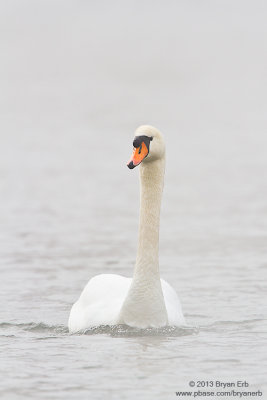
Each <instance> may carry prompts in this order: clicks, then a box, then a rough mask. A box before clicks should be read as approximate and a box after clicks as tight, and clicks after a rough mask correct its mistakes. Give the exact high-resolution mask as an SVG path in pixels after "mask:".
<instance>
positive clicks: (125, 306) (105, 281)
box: [69, 125, 185, 332]
mask: <svg viewBox="0 0 267 400" xmlns="http://www.w3.org/2000/svg"><path fill="white" fill-rule="evenodd" d="M136 137H137V138H139V139H140V141H141V139H142V138H144V137H145V142H143V144H142V145H143V147H142V146H141V150H142V152H144V149H145V150H146V146H148V150H149V153H148V155H147V156H144V157H145V158H144V159H142V163H141V165H140V183H141V195H140V200H141V201H140V222H139V237H138V251H137V258H136V264H135V268H134V275H133V278H126V277H123V276H120V275H115V274H101V275H97V276H95V277H93V278H92V279H90V281H89V282H88V283H87V285H86V286H85V288H84V290H83V291H82V294H81V296H80V298H79V299H78V301H77V302H76V303H75V304H74V305H73V307H72V309H71V312H70V317H69V330H70V332H78V331H84V330H86V329H87V328H91V327H96V326H99V325H117V324H127V325H129V326H133V327H137V328H149V327H154V328H159V327H163V326H166V325H170V326H181V325H185V320H184V316H183V313H182V309H181V305H180V302H179V299H178V296H177V294H176V292H175V290H174V289H173V288H172V287H171V286H170V285H169V284H168V283H167V282H166V281H164V280H163V279H160V274H159V263H158V242H159V219H160V205H161V197H162V190H163V181H164V169H165V145H164V140H163V137H162V135H161V133H160V132H159V131H158V130H157V129H155V128H153V127H151V126H147V125H144V126H141V127H140V128H138V129H137V131H136ZM146 138H150V140H151V144H150V146H149V144H147V145H146V146H145V143H147V141H146ZM142 140H143V139H142ZM148 142H149V140H148ZM149 147H150V148H149ZM135 154H137V156H136V157H139V155H140V154H141V156H142V153H141V151H140V147H139V148H137V149H136V150H135ZM144 154H145V153H144ZM132 160H135V159H134V155H133V158H132ZM138 163H139V161H138ZM134 165H135V164H134Z"/></svg>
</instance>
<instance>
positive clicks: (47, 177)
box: [0, 0, 267, 399]
mask: <svg viewBox="0 0 267 400" xmlns="http://www.w3.org/2000/svg"><path fill="white" fill-rule="evenodd" d="M266 16H267V6H266V2H264V1H257V0H256V1H241V0H240V1H239V0H238V1H235V0H234V1H228V0H225V1H212V2H211V1H207V0H204V1H201V2H200V1H199V2H197V1H185V0H181V1H167V2H161V1H157V2H152V1H145V2H142V3H141V2H140V3H139V4H137V2H134V1H126V2H122V1H121V2H118V1H115V2H112V3H111V2H110V3H109V2H104V1H102V2H98V4H96V2H90V1H88V2H86V1H82V0H77V1H59V0H54V1H51V0H46V1H44V0H39V1H33V0H25V1H21V0H20V1H13V0H9V1H8V2H7V1H4V0H2V1H0V26H1V35H0V48H1V52H0V57H1V60H0V85H1V91H0V139H1V146H0V199H1V200H0V224H1V225H0V226H1V228H0V235H1V237H0V245H1V280H0V284H1V287H0V301H1V310H0V329H1V331H0V332H1V336H0V338H1V342H0V346H1V359H0V368H1V372H0V397H1V399H21V398H27V399H29V398H32V399H66V398H67V399H89V398H90V399H103V398H109V399H118V398H121V399H135V398H137V396H139V397H140V398H142V399H174V398H176V396H175V392H176V391H181V390H191V389H190V387H189V385H188V382H189V381H192V380H193V381H198V380H208V381H216V380H219V381H223V382H236V381H237V380H246V381H247V382H248V383H249V385H250V386H249V389H250V390H253V391H257V390H262V391H263V393H264V394H263V396H262V397H261V398H262V399H266V398H267V381H266V369H267V361H266V338H267V334H266V327H267V324H266V320H267V319H266V277H267V272H266V268H267V205H266V199H267V157H266V152H267V129H266V128H267V113H266V108H267V104H266V98H267V97H266V93H267V80H266V62H267V56H266V38H267V36H266V34H267V28H266ZM143 123H150V124H152V125H155V126H156V127H158V128H159V129H160V130H161V131H162V132H163V133H164V135H165V138H166V145H167V168H166V179H165V188H164V198H163V204H162V215H161V241H160V266H161V275H162V277H163V278H164V279H166V280H167V281H169V282H170V283H171V284H172V286H173V287H174V288H175V290H176V291H177V292H178V293H179V297H180V299H181V302H182V306H183V310H184V314H185V316H186V320H187V323H188V327H187V328H183V329H182V328H181V329H178V328H172V327H170V328H165V329H162V330H156V331H154V330H146V331H138V330H136V329H130V328H127V327H125V326H119V327H113V328H109V327H99V328H97V329H95V330H92V331H88V332H87V334H84V335H70V334H69V333H68V330H67V320H68V315H69V311H70V308H71V305H72V304H73V302H74V301H76V299H77V298H78V296H79V294H80V292H81V290H82V289H83V287H84V285H85V284H86V282H87V281H88V280H89V279H90V278H91V277H92V276H94V275H95V274H98V273H117V274H122V275H125V276H131V274H132V271H133V265H134V261H135V253H136V242H137V229H138V212H139V210H138V208H139V204H138V202H139V187H138V184H139V182H138V168H136V169H135V170H133V171H130V170H128V169H127V168H126V162H127V160H128V158H129V156H130V154H131V151H132V137H133V133H134V130H135V129H136V127H137V126H138V125H140V124H143ZM235 389H236V388H235ZM194 390H196V388H195V389H194ZM202 390H203V388H202ZM205 390H208V389H207V388H205ZM241 390H248V389H247V388H241ZM177 398H179V397H177ZM180 398H181V397H180ZM184 398H192V397H184ZM227 398H231V397H229V396H227ZM247 398H248V397H247Z"/></svg>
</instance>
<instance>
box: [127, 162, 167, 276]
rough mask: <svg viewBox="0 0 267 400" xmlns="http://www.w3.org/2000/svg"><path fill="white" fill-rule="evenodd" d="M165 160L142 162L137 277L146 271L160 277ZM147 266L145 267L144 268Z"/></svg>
mask: <svg viewBox="0 0 267 400" xmlns="http://www.w3.org/2000/svg"><path fill="white" fill-rule="evenodd" d="M164 161H165V160H157V161H154V162H150V163H146V164H141V168H140V217H139V233H138V248H137V259H136V266H135V271H134V277H135V276H136V275H137V274H141V273H142V272H143V271H145V272H146V274H149V275H150V279H151V278H158V279H159V261H158V258H159V224H160V207H161V198H162V191H163V184H164V169H165V162H164ZM144 267H145V269H144Z"/></svg>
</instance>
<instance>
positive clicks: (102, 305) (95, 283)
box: [68, 274, 132, 333]
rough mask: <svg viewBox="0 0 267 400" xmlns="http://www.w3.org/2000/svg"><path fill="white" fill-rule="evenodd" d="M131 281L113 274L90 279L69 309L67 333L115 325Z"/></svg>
mask: <svg viewBox="0 0 267 400" xmlns="http://www.w3.org/2000/svg"><path fill="white" fill-rule="evenodd" d="M131 280H132V279H131V278H125V277H123V276H120V275H115V274H101V275H97V276H95V277H93V278H92V279H90V281H89V282H88V283H87V285H86V286H85V288H84V289H83V291H82V293H81V296H80V297H79V299H78V300H77V301H76V303H74V305H73V307H72V309H71V312H70V317H69V323H68V325H69V331H70V332H72V333H74V332H78V331H84V330H85V329H88V328H91V327H95V326H99V325H115V324H116V323H117V319H118V316H119V312H120V309H121V307H122V304H123V301H124V299H125V297H126V295H127V292H128V290H129V287H130V284H131Z"/></svg>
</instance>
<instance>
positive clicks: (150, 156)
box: [127, 125, 165, 169]
mask: <svg viewBox="0 0 267 400" xmlns="http://www.w3.org/2000/svg"><path fill="white" fill-rule="evenodd" d="M133 147H134V148H133V154H132V157H131V158H130V160H129V161H128V164H127V166H128V168H130V169H133V168H135V167H136V166H137V165H139V164H141V162H143V163H144V164H145V163H149V162H151V161H156V160H159V159H161V158H163V157H164V154H165V143H164V139H163V136H162V134H161V133H160V131H158V130H157V129H156V128H154V127H153V126H150V125H142V126H139V128H138V129H137V130H136V131H135V137H134V140H133Z"/></svg>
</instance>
